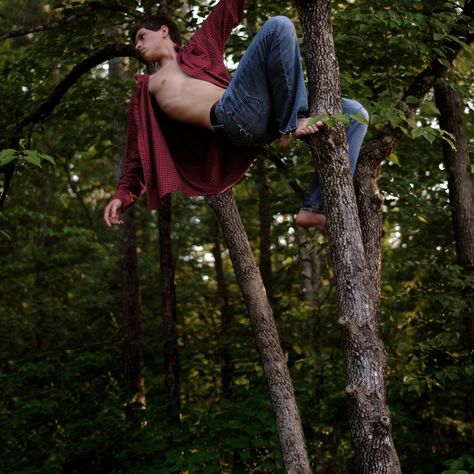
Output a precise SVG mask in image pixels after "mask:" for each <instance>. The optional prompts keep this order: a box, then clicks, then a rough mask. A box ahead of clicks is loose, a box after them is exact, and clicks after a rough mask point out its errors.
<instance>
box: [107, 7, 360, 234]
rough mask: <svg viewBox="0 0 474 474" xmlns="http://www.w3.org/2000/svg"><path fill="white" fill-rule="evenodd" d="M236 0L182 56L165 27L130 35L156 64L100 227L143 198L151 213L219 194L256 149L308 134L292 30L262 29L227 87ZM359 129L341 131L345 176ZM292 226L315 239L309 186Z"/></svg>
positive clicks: (141, 81) (318, 211)
mask: <svg viewBox="0 0 474 474" xmlns="http://www.w3.org/2000/svg"><path fill="white" fill-rule="evenodd" d="M244 3H245V0H220V2H219V3H218V4H217V5H216V7H215V8H214V9H213V11H212V12H211V14H210V15H209V16H208V17H207V19H206V20H205V22H204V23H203V25H202V27H201V28H200V29H199V30H197V31H196V33H195V34H194V35H193V37H192V38H191V39H190V41H189V42H188V43H187V45H186V46H184V47H182V46H181V41H180V38H179V32H178V30H177V28H176V26H175V25H174V23H173V22H172V21H171V20H170V19H169V18H167V17H163V16H152V17H148V18H145V19H144V20H142V21H141V22H139V23H138V24H137V25H135V27H134V28H133V30H132V39H133V41H134V43H135V47H136V49H137V51H138V52H139V53H140V55H141V56H142V57H143V59H145V60H146V61H147V62H150V63H151V62H157V63H159V66H160V67H159V69H158V71H157V72H156V73H154V74H153V75H151V76H145V75H143V76H138V77H137V87H136V89H135V92H134V94H133V96H132V100H131V104H130V112H129V128H128V137H127V156H126V163H125V169H124V173H123V175H122V178H121V179H120V181H119V184H118V188H117V192H116V193H115V195H114V198H113V199H112V201H111V202H110V203H109V204H108V206H107V207H106V209H105V211H104V219H105V222H106V224H107V225H109V226H111V225H114V224H119V223H120V222H121V221H120V213H121V212H122V211H123V210H125V209H126V208H127V207H129V206H130V205H131V204H132V203H133V202H135V200H136V199H138V197H139V196H140V195H141V194H142V193H143V192H145V190H146V191H147V197H148V207H149V208H151V209H156V208H158V207H160V201H161V198H162V197H163V196H164V195H166V194H168V193H169V192H173V191H182V192H184V193H185V194H188V195H209V194H218V193H220V192H223V191H225V190H226V189H227V188H229V187H230V186H232V185H233V184H235V183H236V182H237V181H238V180H239V179H240V178H241V177H242V176H243V174H244V173H245V171H246V170H247V168H248V167H249V166H250V164H251V162H252V161H253V159H254V158H255V156H256V154H257V153H258V151H259V149H260V148H261V147H262V146H263V145H265V144H267V143H271V142H272V141H274V140H275V139H277V138H280V139H281V142H282V144H283V146H284V147H287V146H288V140H289V136H290V134H294V135H295V136H296V137H303V136H305V135H308V134H311V133H315V132H317V130H318V127H319V126H321V125H322V124H321V122H318V123H316V124H308V120H309V119H308V118H307V114H308V98H307V93H306V88H305V84H304V79H303V70H302V66H301V58H300V52H299V48H298V42H297V37H296V32H295V29H294V26H293V24H292V23H291V22H290V20H289V19H288V18H286V17H282V16H279V17H275V18H272V19H270V20H268V21H267V22H266V23H265V25H264V26H263V27H262V29H261V30H260V31H259V32H258V34H257V35H256V37H255V38H254V40H253V41H252V43H251V45H250V46H249V48H248V50H247V51H246V53H245V54H244V56H243V57H242V59H241V60H240V62H239V65H238V68H237V71H236V72H235V74H234V76H233V78H232V80H230V77H229V75H228V72H227V70H226V67H225V65H224V48H225V44H226V42H227V40H228V38H229V35H230V33H231V31H232V29H233V28H234V27H235V26H237V25H238V24H239V23H240V21H241V19H242V15H243V9H244ZM343 112H344V113H350V114H354V113H359V114H363V115H364V116H367V113H366V112H365V110H364V109H363V108H362V106H361V105H360V104H359V103H357V102H354V101H350V100H347V99H344V100H343ZM366 129H367V126H366V125H365V124H362V123H360V122H356V121H353V123H352V125H351V126H350V127H348V128H347V129H346V130H347V136H348V140H349V160H350V165H351V169H352V172H354V169H355V165H356V162H357V157H358V154H359V150H360V146H361V143H362V139H363V137H364V134H365V131H366ZM296 223H297V224H299V225H302V226H306V227H317V228H319V229H322V230H324V229H325V226H326V217H325V215H324V210H323V205H322V200H321V191H320V187H319V182H318V178H317V176H315V177H314V179H313V181H312V183H311V185H310V187H309V188H308V191H307V193H306V195H305V198H304V201H303V206H302V208H301V209H300V211H299V213H298V215H297V217H296Z"/></svg>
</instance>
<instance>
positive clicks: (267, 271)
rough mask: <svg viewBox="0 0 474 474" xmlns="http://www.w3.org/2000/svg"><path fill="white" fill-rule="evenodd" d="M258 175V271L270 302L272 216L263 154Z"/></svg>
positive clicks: (271, 281) (271, 285) (271, 296)
mask: <svg viewBox="0 0 474 474" xmlns="http://www.w3.org/2000/svg"><path fill="white" fill-rule="evenodd" d="M257 175H258V181H259V183H258V214H259V218H260V228H259V236H260V262H259V267H260V272H261V274H262V278H263V284H264V285H265V289H266V290H267V296H268V300H269V301H270V303H271V302H272V301H273V274H272V252H271V246H272V238H271V228H272V216H271V211H270V195H269V192H268V188H269V186H268V179H267V167H266V164H265V156H264V155H263V154H260V156H259V157H258V158H257Z"/></svg>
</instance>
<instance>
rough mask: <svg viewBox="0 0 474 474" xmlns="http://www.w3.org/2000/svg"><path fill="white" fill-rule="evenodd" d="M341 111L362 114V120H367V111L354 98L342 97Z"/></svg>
mask: <svg viewBox="0 0 474 474" xmlns="http://www.w3.org/2000/svg"><path fill="white" fill-rule="evenodd" d="M342 112H343V113H344V114H359V115H362V117H363V118H364V120H366V121H368V120H369V113H368V112H367V110H366V109H365V108H364V106H363V105H362V104H361V103H360V102H357V101H356V100H352V99H346V98H343V99H342Z"/></svg>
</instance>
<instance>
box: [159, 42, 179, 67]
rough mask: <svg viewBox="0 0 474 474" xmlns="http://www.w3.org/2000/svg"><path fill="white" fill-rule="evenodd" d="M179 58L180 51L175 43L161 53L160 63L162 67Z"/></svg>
mask: <svg viewBox="0 0 474 474" xmlns="http://www.w3.org/2000/svg"><path fill="white" fill-rule="evenodd" d="M177 60H178V53H177V52H176V49H175V47H174V45H169V46H168V47H167V48H166V49H165V50H164V51H163V54H162V55H161V57H160V59H158V61H157V62H158V64H159V66H160V67H164V66H166V65H168V64H171V63H176V62H177Z"/></svg>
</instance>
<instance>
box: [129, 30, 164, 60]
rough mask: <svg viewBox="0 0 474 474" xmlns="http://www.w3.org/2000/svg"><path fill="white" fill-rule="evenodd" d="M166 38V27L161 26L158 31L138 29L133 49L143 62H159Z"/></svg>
mask: <svg viewBox="0 0 474 474" xmlns="http://www.w3.org/2000/svg"><path fill="white" fill-rule="evenodd" d="M167 37H168V27H167V26H164V25H163V26H162V27H161V28H160V29H159V30H158V31H153V30H148V29H147V28H140V29H139V30H138V31H137V34H136V35H135V49H136V50H137V51H138V53H139V54H140V56H141V57H142V58H143V59H144V60H145V61H148V62H154V61H159V60H160V57H161V55H162V52H163V48H164V45H165V39H166V38H167Z"/></svg>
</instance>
